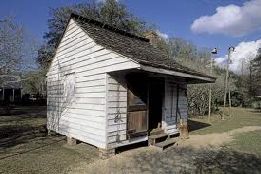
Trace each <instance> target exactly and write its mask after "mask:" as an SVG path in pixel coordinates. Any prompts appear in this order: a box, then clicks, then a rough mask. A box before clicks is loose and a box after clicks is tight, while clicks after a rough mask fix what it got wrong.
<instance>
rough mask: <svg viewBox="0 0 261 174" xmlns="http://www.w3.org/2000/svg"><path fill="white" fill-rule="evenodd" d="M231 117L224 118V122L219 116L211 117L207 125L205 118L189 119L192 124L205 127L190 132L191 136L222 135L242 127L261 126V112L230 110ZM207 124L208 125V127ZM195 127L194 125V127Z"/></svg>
mask: <svg viewBox="0 0 261 174" xmlns="http://www.w3.org/2000/svg"><path fill="white" fill-rule="evenodd" d="M231 113H232V114H231V115H232V116H231V117H229V116H225V120H221V119H220V115H217V114H214V115H211V122H210V123H208V120H207V118H206V117H204V118H202V119H199V118H193V119H191V120H192V121H193V123H194V124H197V122H198V123H199V124H201V123H204V124H206V127H204V128H201V129H197V130H195V131H192V132H190V133H191V134H200V135H204V134H210V133H223V132H227V131H230V130H233V129H237V128H242V127H244V126H261V112H257V111H255V110H252V109H245V108H232V111H231ZM208 124H209V125H208ZM194 126H195V125H194Z"/></svg>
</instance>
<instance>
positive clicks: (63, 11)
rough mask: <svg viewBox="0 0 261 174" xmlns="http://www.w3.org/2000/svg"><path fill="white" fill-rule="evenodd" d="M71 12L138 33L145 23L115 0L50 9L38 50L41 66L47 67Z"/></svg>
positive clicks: (144, 26) (143, 29) (141, 30)
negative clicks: (46, 30) (43, 41)
mask: <svg viewBox="0 0 261 174" xmlns="http://www.w3.org/2000/svg"><path fill="white" fill-rule="evenodd" d="M71 13H76V14H79V15H81V16H83V17H86V18H90V19H95V20H99V21H101V22H104V23H107V24H109V25H113V26H115V27H117V28H119V29H123V30H126V31H128V32H132V33H135V34H138V35H141V33H142V32H143V31H145V28H146V24H145V23H144V22H143V21H141V20H139V19H138V18H136V17H134V16H133V15H132V14H131V13H130V12H129V11H128V10H127V8H126V7H125V6H124V5H123V4H121V3H120V2H117V1H116V0H106V1H105V2H104V3H96V2H95V1H88V2H87V3H82V4H76V5H72V6H66V7H60V8H56V9H52V10H51V12H50V15H51V18H50V19H49V20H48V28H49V31H48V32H47V33H45V35H44V39H45V40H46V42H45V44H43V45H42V47H41V48H40V49H39V51H38V59H37V61H38V63H40V65H41V66H42V67H48V62H49V61H50V60H52V57H53V56H54V50H55V46H56V45H57V44H58V41H59V38H60V37H61V35H62V33H63V31H64V30H65V27H66V24H67V22H68V19H69V16H70V14H71Z"/></svg>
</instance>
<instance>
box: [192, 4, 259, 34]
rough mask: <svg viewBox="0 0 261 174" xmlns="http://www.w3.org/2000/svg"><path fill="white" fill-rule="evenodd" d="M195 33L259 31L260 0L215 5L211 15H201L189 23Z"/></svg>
mask: <svg viewBox="0 0 261 174" xmlns="http://www.w3.org/2000/svg"><path fill="white" fill-rule="evenodd" d="M191 30H192V31H193V32H195V33H209V34H216V33H219V34H225V35H231V36H243V35H246V34H249V33H251V32H254V31H261V0H250V1H247V2H245V3H244V4H243V5H242V6H237V5H233V4H231V5H228V6H220V7H217V9H216V13H215V14H213V15H212V16H202V17H200V18H198V19H196V20H194V22H193V23H192V25H191Z"/></svg>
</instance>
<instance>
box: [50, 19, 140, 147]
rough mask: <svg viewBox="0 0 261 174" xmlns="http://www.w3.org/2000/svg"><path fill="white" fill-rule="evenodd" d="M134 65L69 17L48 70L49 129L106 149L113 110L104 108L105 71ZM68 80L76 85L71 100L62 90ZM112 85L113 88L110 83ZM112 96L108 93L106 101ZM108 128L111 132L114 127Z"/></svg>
mask: <svg viewBox="0 0 261 174" xmlns="http://www.w3.org/2000/svg"><path fill="white" fill-rule="evenodd" d="M135 67H138V65H137V64H136V63H133V62H132V61H130V60H129V59H127V58H125V57H123V56H121V55H118V54H116V53H114V52H112V51H110V50H107V49H105V48H104V47H102V46H100V45H97V44H96V43H95V42H94V40H93V39H92V38H90V37H89V36H88V33H85V32H84V31H83V30H82V29H81V28H80V27H79V26H77V24H76V23H75V21H74V20H73V19H71V20H70V22H69V24H68V26H67V29H66V31H65V33H64V36H63V37H62V39H61V41H60V44H59V46H58V48H57V51H56V55H55V57H54V59H53V61H52V64H51V66H50V69H49V71H48V73H47V90H48V92H47V98H48V99H47V119H48V121H47V126H48V129H49V130H53V131H56V132H58V133H60V134H63V135H66V136H71V137H73V138H76V139H78V140H81V141H83V142H86V143H89V144H92V145H95V146H97V147H100V148H106V145H107V141H110V136H107V122H110V120H107V118H106V117H107V114H106V113H107V109H108V113H111V112H114V108H113V104H111V103H110V104H111V105H109V107H106V102H107V100H106V96H107V93H106V92H107V80H110V79H107V76H106V73H107V72H111V71H117V70H122V69H128V68H130V69H131V68H135ZM69 76H70V78H69ZM72 76H73V77H72ZM68 79H70V81H72V79H74V82H72V83H69V84H71V85H72V84H74V85H75V88H74V90H73V88H72V91H73V94H71V96H70V99H68V97H66V94H65V93H66V90H65V89H64V88H65V84H67V82H66V81H68ZM111 85H112V86H111V87H110V88H116V86H115V85H113V82H112V84H111ZM112 95H113V94H112ZM122 97H125V96H124V95H123V96H122ZM113 99H114V98H113V96H111V97H110V98H109V100H108V101H110V100H113ZM108 117H110V116H109V115H108ZM108 130H109V131H110V133H111V134H110V135H113V128H110V127H108Z"/></svg>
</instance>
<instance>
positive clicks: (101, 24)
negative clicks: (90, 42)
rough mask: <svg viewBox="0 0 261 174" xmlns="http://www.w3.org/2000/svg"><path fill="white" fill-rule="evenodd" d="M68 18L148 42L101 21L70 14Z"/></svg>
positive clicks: (143, 38)
mask: <svg viewBox="0 0 261 174" xmlns="http://www.w3.org/2000/svg"><path fill="white" fill-rule="evenodd" d="M70 18H73V19H76V20H81V21H84V22H86V23H89V24H93V25H96V26H99V27H101V28H105V29H107V30H110V31H112V32H115V33H119V34H121V35H124V36H128V37H131V38H135V39H138V40H141V41H144V42H149V41H150V40H149V39H147V38H145V37H141V36H138V35H136V34H133V33H130V32H128V31H125V30H122V29H119V28H116V27H115V26H111V25H109V24H106V23H104V22H101V21H98V20H95V19H91V18H86V17H83V16H80V15H78V14H75V13H71V17H70Z"/></svg>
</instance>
